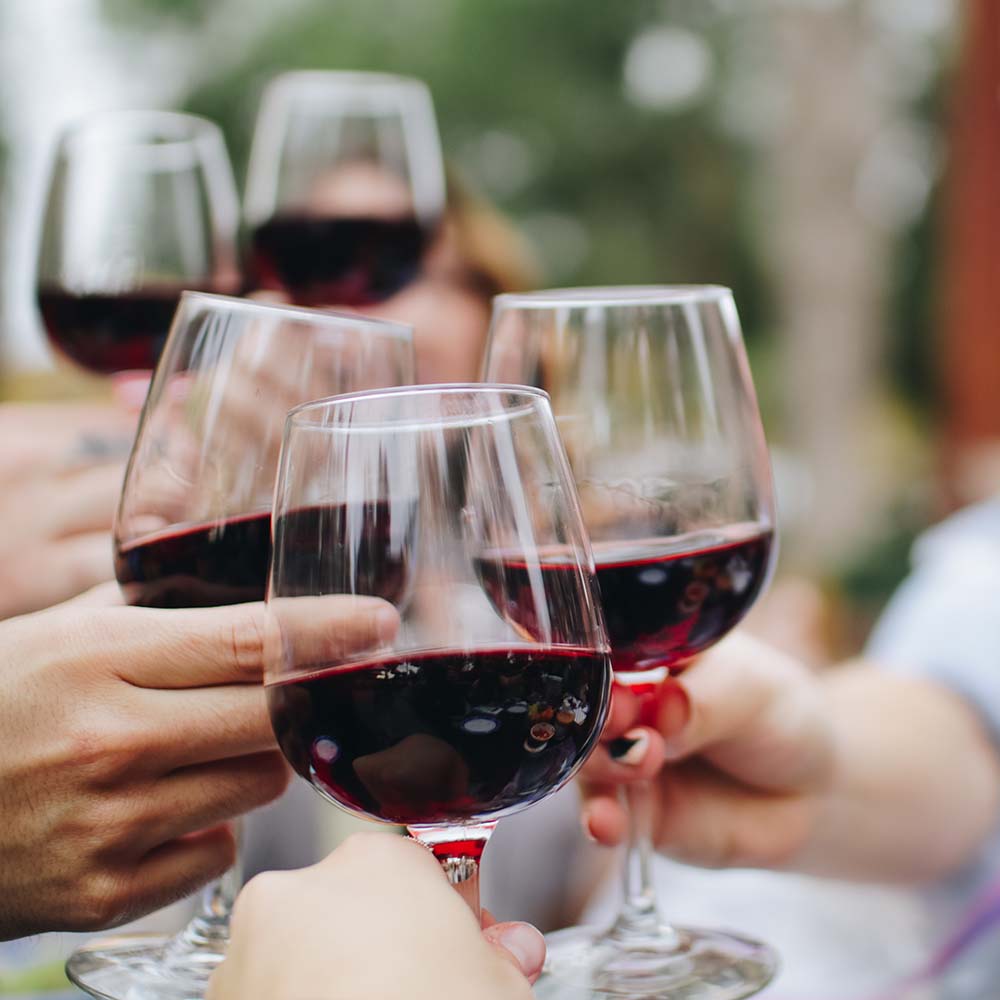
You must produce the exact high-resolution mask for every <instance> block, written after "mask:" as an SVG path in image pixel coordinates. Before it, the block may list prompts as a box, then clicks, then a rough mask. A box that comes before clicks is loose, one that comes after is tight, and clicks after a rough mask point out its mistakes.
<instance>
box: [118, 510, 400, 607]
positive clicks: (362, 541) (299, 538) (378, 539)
mask: <svg viewBox="0 0 1000 1000" xmlns="http://www.w3.org/2000/svg"><path fill="white" fill-rule="evenodd" d="M407 515H409V516H410V517H412V508H411V509H410V510H409V511H406V510H404V512H403V513H402V515H400V516H403V517H405V516H407ZM348 523H349V524H351V525H352V526H353V531H351V532H348V531H347V530H346V529H345V525H346V524H348ZM392 523H393V521H392V519H391V517H390V508H389V507H388V505H387V504H383V503H375V504H352V505H345V504H330V505H329V506H318V507H303V508H301V509H300V510H293V511H290V512H289V513H287V514H285V515H284V516H283V517H282V518H281V520H280V521H279V523H278V530H277V535H276V537H277V538H278V540H279V542H280V543H281V547H280V549H279V551H281V553H282V559H283V560H284V563H285V564H286V565H291V564H294V567H293V569H294V572H293V573H292V574H291V577H292V580H293V585H292V586H289V585H288V583H287V579H286V580H285V581H284V584H283V587H282V591H281V592H282V594H283V596H292V595H294V594H295V593H306V594H319V593H328V594H337V593H354V594H369V595H374V596H377V597H383V598H385V599H386V600H388V601H397V600H398V599H399V598H400V597H401V596H402V592H403V589H404V587H405V585H406V573H405V562H404V559H403V555H402V551H403V549H402V543H401V539H400V538H399V537H398V536H393V535H391V534H390V530H389V529H390V526H391V524H392ZM345 537H352V538H354V539H356V543H355V545H354V546H353V553H354V557H355V559H356V562H357V563H358V564H359V566H360V568H359V569H358V571H357V572H356V573H355V574H354V576H353V577H352V580H351V583H350V586H348V585H343V584H344V581H342V580H340V579H339V578H333V577H331V576H329V575H328V576H326V577H324V579H323V580H322V581H319V580H318V579H316V578H315V576H316V572H317V571H316V569H315V567H317V566H319V567H322V566H325V565H326V560H317V559H316V558H315V556H316V553H317V552H318V551H321V547H322V546H324V545H325V546H327V551H328V552H329V551H330V550H329V546H337V545H339V546H341V548H343V546H344V542H343V539H344V538H345ZM299 552H301V553H302V554H303V555H304V556H305V557H306V558H305V559H304V560H302V561H301V562H300V561H299V560H297V559H296V555H297V553H299ZM270 555H271V515H270V513H268V512H264V513H259V514H248V515H245V516H243V517H235V518H231V519H229V520H223V521H217V522H213V523H212V524H200V525H194V526H192V527H187V528H183V529H174V530H171V531H167V532H162V533H159V534H156V535H150V536H147V537H146V538H141V539H139V540H138V541H136V542H131V543H129V544H128V545H125V546H123V547H120V548H118V549H117V550H116V552H115V575H116V576H117V577H118V582H119V583H120V584H121V585H122V589H123V591H124V593H125V599H126V600H127V601H128V603H129V604H136V605H140V606H142V607H149V608H200V607H215V606H218V605H223V604H241V603H243V602H245V601H262V600H263V599H264V592H265V589H266V586H267V575H268V560H269V559H270ZM343 562H344V557H343V555H341V557H340V558H339V559H332V560H331V563H334V564H340V563H343ZM306 566H308V567H309V570H308V571H307V570H306V569H304V567H306ZM278 572H279V573H281V572H282V566H281V565H279V567H278ZM286 576H287V574H286ZM321 583H322V586H321V585H320V584H321ZM352 588H353V589H352Z"/></svg>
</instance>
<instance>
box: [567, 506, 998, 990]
mask: <svg viewBox="0 0 1000 1000" xmlns="http://www.w3.org/2000/svg"><path fill="white" fill-rule="evenodd" d="M998 592H1000V499H994V500H992V501H989V502H987V503H984V504H981V505H978V506H976V507H973V508H969V509H966V510H964V511H962V512H960V513H958V514H956V515H954V516H952V517H951V518H949V519H948V520H947V521H945V522H944V523H942V524H941V525H939V526H938V527H936V528H934V529H932V530H931V531H929V532H928V533H927V534H926V535H925V536H923V537H922V538H921V539H920V540H919V541H918V544H917V546H916V548H915V551H914V569H913V572H912V573H911V576H910V577H909V578H908V579H907V580H906V581H905V582H904V584H903V585H902V586H901V587H900V588H899V590H898V591H897V593H896V595H895V596H894V598H893V599H892V601H891V602H890V604H889V606H888V608H887V609H886V611H885V613H884V614H883V616H882V618H881V620H880V621H879V623H878V624H877V625H876V627H875V630H874V632H873V634H872V637H871V639H870V642H869V645H868V648H867V650H866V654H865V657H864V659H861V660H858V661H856V662H850V663H846V664H843V665H841V666H839V667H836V668H833V669H830V670H827V671H824V672H821V673H816V672H813V671H812V670H810V669H808V668H807V667H806V666H805V665H804V664H802V663H801V662H800V661H798V660H796V659H795V658H793V657H789V656H786V655H783V654H781V653H779V652H778V651H776V650H774V649H773V648H771V647H769V646H767V645H765V644H763V643H759V642H757V641H755V640H752V639H749V638H748V637H747V636H745V635H734V636H733V637H732V638H730V639H728V640H726V641H724V642H722V643H720V644H719V646H718V647H716V648H715V649H714V650H711V651H709V652H708V653H706V654H704V655H703V656H702V657H700V658H699V659H698V660H697V661H695V662H694V663H692V664H691V666H689V667H688V668H687V670H685V672H684V673H683V674H681V675H680V676H679V677H677V678H675V679H673V680H671V681H669V682H668V683H667V684H666V686H665V688H664V690H663V692H662V694H661V697H660V699H659V701H658V703H657V706H656V721H657V726H656V727H655V728H649V727H643V726H639V725H637V724H636V723H637V722H638V718H639V715H638V711H639V709H638V704H637V703H636V702H635V701H634V700H630V698H629V696H628V694H627V693H623V692H620V691H616V697H617V705H616V708H615V715H614V724H613V725H612V726H611V727H610V728H609V730H608V731H607V732H606V734H605V739H606V740H610V741H614V740H619V741H623V742H618V743H615V742H610V743H606V744H605V747H604V748H603V749H602V750H600V751H598V754H596V755H595V758H594V759H592V761H591V762H589V763H588V765H587V767H586V769H585V774H586V777H585V779H584V784H583V787H584V792H585V804H584V812H583V822H584V826H585V828H586V830H587V831H588V832H589V833H590V835H591V836H593V837H595V838H596V839H597V840H599V841H600V842H602V843H605V844H613V843H618V842H620V841H621V839H622V838H623V837H624V835H625V815H624V813H623V811H622V809H621V807H620V806H619V804H618V801H617V798H616V796H615V788H616V786H618V785H620V784H622V783H624V782H628V781H632V780H635V779H636V778H639V777H642V776H648V775H651V774H655V775H656V777H655V778H654V782H655V788H656V790H657V793H658V794H657V824H656V844H657V847H658V848H659V849H660V850H661V851H662V852H663V853H665V854H667V855H669V856H671V857H674V858H677V859H679V860H681V861H684V862H688V863H692V864H696V865H705V866H709V867H746V868H767V869H774V870H780V871H786V872H792V871H794V872H805V873H811V874H816V875H820V876H831V877H836V878H842V879H850V880H853V881H861V882H872V883H889V884H895V885H903V886H914V887H920V888H922V889H923V890H925V892H926V894H927V901H928V903H929V907H928V910H929V912H930V914H931V917H932V921H931V922H932V925H933V927H934V930H933V937H934V938H935V939H936V940H937V941H938V942H939V943H945V942H947V939H948V933H949V930H950V929H954V928H966V929H965V930H963V932H962V933H961V934H959V936H958V937H956V938H955V939H954V942H952V943H945V944H943V947H944V951H943V952H942V954H944V955H947V956H948V961H952V960H953V959H954V958H955V957H956V956H957V954H958V952H960V951H962V950H963V949H964V948H965V947H967V946H968V945H969V944H970V943H971V942H972V941H973V940H974V938H975V936H976V935H977V934H981V933H982V931H983V929H984V928H985V926H987V925H988V923H989V921H990V920H991V919H992V920H993V921H997V920H998V919H1000V907H998V906H997V905H996V903H995V902H994V903H992V904H991V903H990V900H991V899H992V898H993V896H994V895H996V894H997V890H996V888H995V883H996V881H997V878H998V876H1000V652H998V651H1000V614H998V613H997V609H996V607H995V603H996V594H997V593H998ZM609 751H614V752H617V754H618V759H615V756H614V754H613V753H612V752H609ZM623 753H624V756H622V754H623ZM664 762H665V765H666V766H661V765H662V764H663V763H664ZM991 883H993V884H994V888H992V889H991V888H990V886H991ZM991 914H992V916H991ZM963 917H965V918H966V919H965V921H964V922H963ZM953 953H954V954H953ZM942 961H943V960H942ZM932 966H933V963H932ZM938 971H943V969H942V970H938ZM998 973H1000V952H997V951H996V949H993V950H986V951H984V950H982V949H979V950H977V951H976V952H975V953H973V954H972V956H971V958H970V960H968V961H966V962H964V963H963V964H962V966H961V976H960V977H959V976H956V980H955V983H954V985H949V984H948V982H947V981H946V982H945V985H944V986H943V987H942V988H943V990H944V992H943V993H942V994H941V995H942V996H944V997H948V998H951V997H955V998H963V1000H967V998H971V997H981V996H986V995H988V993H989V991H990V990H992V989H993V988H994V987H995V982H996V977H997V975H998Z"/></svg>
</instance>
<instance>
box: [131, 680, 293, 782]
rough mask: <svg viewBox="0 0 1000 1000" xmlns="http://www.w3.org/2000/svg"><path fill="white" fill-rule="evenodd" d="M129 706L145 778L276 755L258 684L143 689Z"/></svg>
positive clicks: (261, 689) (264, 703)
mask: <svg viewBox="0 0 1000 1000" xmlns="http://www.w3.org/2000/svg"><path fill="white" fill-rule="evenodd" d="M139 694H140V697H139V699H138V700H137V702H136V703H135V705H134V706H133V714H134V716H135V719H136V720H142V733H143V744H144V747H145V753H144V754H143V757H142V759H141V760H140V761H138V766H139V768H141V769H142V773H145V774H148V775H160V774H167V773H169V772H171V771H174V770H177V769H179V768H185V767H193V766H195V765H198V764H205V763H209V762H211V761H223V760H229V759H231V758H234V757H246V756H248V755H250V754H257V753H262V752H264V751H269V750H274V749H275V746H276V743H275V738H274V730H273V729H272V728H271V721H270V718H269V716H268V711H267V701H266V696H265V694H264V689H263V687H262V686H261V685H260V684H226V685H217V686H214V687H208V688H195V689H179V690H151V689H143V690H141V691H140V692H139Z"/></svg>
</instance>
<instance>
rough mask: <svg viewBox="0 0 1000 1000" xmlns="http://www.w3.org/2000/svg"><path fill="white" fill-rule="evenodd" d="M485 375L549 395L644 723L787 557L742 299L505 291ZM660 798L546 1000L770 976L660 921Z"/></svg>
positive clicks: (677, 998)
mask: <svg viewBox="0 0 1000 1000" xmlns="http://www.w3.org/2000/svg"><path fill="white" fill-rule="evenodd" d="M485 374H486V377H487V378H491V379H498V380H499V379H503V380H505V381H512V382H517V381H524V382H528V383H531V384H534V385H537V386H539V387H540V388H543V389H545V390H546V391H547V392H548V393H549V395H550V397H551V400H552V409H553V412H554V413H555V416H556V419H557V421H558V422H559V428H560V432H561V433H562V435H563V439H564V441H565V444H566V450H567V452H568V454H569V460H570V464H571V466H572V469H573V474H574V477H575V479H576V483H577V488H578V490H579V493H580V501H581V506H582V511H583V517H584V521H585V523H586V525H587V529H588V531H589V533H590V538H591V541H592V543H593V547H594V561H595V564H596V570H597V580H598V583H599V584H600V590H601V604H602V606H603V609H604V616H605V620H606V622H607V628H608V638H609V640H610V642H611V654H612V661H613V663H614V669H615V679H616V682H617V683H621V684H625V685H628V686H629V687H630V688H632V689H633V691H634V692H635V693H636V694H638V695H639V696H640V698H641V699H645V700H646V706H645V708H646V712H647V713H648V712H649V709H650V708H651V707H652V705H653V704H654V703H655V698H656V693H657V690H658V688H659V687H660V685H661V683H662V681H663V680H664V679H665V677H666V675H667V674H668V672H669V673H679V672H681V671H682V670H684V669H685V667H686V666H687V665H688V664H689V663H690V662H691V661H692V660H693V658H694V657H695V656H696V655H697V654H698V653H700V652H702V651H703V650H705V649H707V648H708V647H710V646H711V645H713V644H714V643H715V642H717V641H718V640H719V639H721V638H722V637H723V636H724V635H726V633H727V632H729V631H730V630H731V629H732V628H733V627H734V626H735V625H736V624H737V623H738V622H739V621H740V619H741V618H742V617H743V616H744V615H745V614H746V613H747V611H748V610H749V609H750V607H751V606H752V604H753V602H754V601H755V600H756V598H757V596H758V594H759V593H760V592H761V590H762V589H763V587H764V585H765V583H766V581H767V578H768V576H769V573H770V568H771V565H772V561H773V555H774V545H773V526H774V505H773V497H772V486H771V470H770V463H769V461H768V456H767V447H766V444H765V441H764V435H763V430H762V428H761V423H760V415H759V413H758V411H757V403H756V399H755V396H754V390H753V383H752V381H751V379H750V373H749V368H748V366H747V362H746V356H745V353H744V350H743V343H742V337H741V333H740V327H739V319H738V317H737V314H736V307H735V305H734V303H733V301H732V296H731V294H730V292H729V291H728V290H727V289H724V288H718V287H711V286H675V287H671V286H663V287H621V288H614V287H607V288H571V289H555V290H550V291H543V292H534V293H530V294H526V295H501V296H498V297H497V298H496V300H495V301H494V309H493V320H492V324H491V330H490V340H489V345H488V349H487V361H486V372H485ZM550 568H551V572H552V573H553V574H556V572H557V570H558V568H559V566H558V561H557V560H555V559H553V562H552V564H551V567H550ZM642 721H644V722H647V724H648V722H649V721H652V722H655V719H653V720H646V719H643V720H642ZM655 793H656V788H655V785H653V786H651V785H650V784H649V783H647V784H645V785H641V786H636V787H632V788H630V789H629V791H628V793H627V796H626V798H627V806H628V809H629V813H630V818H631V834H630V838H629V844H628V850H627V857H626V864H625V900H624V903H623V906H622V909H621V911H620V913H619V915H618V917H617V919H616V920H615V921H614V922H613V924H612V926H611V927H610V928H609V929H607V930H603V931H598V930H594V929H592V928H588V927H575V928H570V929H568V930H564V931H559V932H557V933H556V934H553V935H550V936H549V939H548V960H547V962H546V965H545V972H544V974H543V976H542V978H541V979H540V980H539V981H538V983H537V984H536V987H535V989H536V992H537V994H538V996H539V997H542V998H551V1000H570V998H573V1000H579V998H590V997H593V998H598V997H601V998H603V997H627V998H633V1000H649V998H661V1000H740V998H742V997H748V996H750V995H752V994H753V993H756V992H757V991H758V990H760V989H761V988H762V987H763V986H764V985H766V984H767V982H768V981H769V980H770V979H771V977H772V976H773V974H774V971H775V968H776V958H775V956H774V954H773V952H771V950H770V949H769V948H768V947H767V946H766V945H763V944H760V943H758V942H755V941H751V940H749V939H747V938H744V937H742V936H740V935H735V934H727V933H723V932H716V931H701V930H692V929H688V928H684V927H671V926H670V925H669V924H667V923H666V922H665V921H664V920H663V919H662V918H661V916H660V913H659V911H658V909H657V904H656V898H655V893H654V881H653V868H654V865H653V851H652V845H651V839H650V834H651V824H652V818H653V811H654V808H655V807H656V806H657V805H658V803H657V802H656V801H655V798H654V795H655Z"/></svg>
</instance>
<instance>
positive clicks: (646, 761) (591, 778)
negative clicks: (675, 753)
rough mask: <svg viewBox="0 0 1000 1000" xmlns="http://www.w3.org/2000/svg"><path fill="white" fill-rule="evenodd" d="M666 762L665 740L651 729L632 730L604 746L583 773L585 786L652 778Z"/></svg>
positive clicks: (599, 748)
mask: <svg viewBox="0 0 1000 1000" xmlns="http://www.w3.org/2000/svg"><path fill="white" fill-rule="evenodd" d="M665 759H666V757H665V752H664V744H663V737H662V736H661V735H660V734H659V733H658V732H657V731H656V730H655V729H650V728H649V727H648V726H638V727H636V728H635V729H630V730H629V731H628V732H627V733H625V734H624V735H623V736H620V737H619V738H618V739H616V740H612V741H611V742H609V743H602V744H600V745H599V746H598V747H597V749H596V750H594V752H593V753H592V754H591V755H590V757H589V758H588V759H587V762H586V764H585V765H584V767H583V771H582V772H581V778H582V780H583V782H584V783H587V782H594V783H602V784H609V785H619V784H628V783H630V782H634V781H646V780H648V779H650V778H652V777H653V776H654V775H655V774H656V773H657V772H658V771H659V770H660V768H661V767H662V766H663V762H664V760H665Z"/></svg>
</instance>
